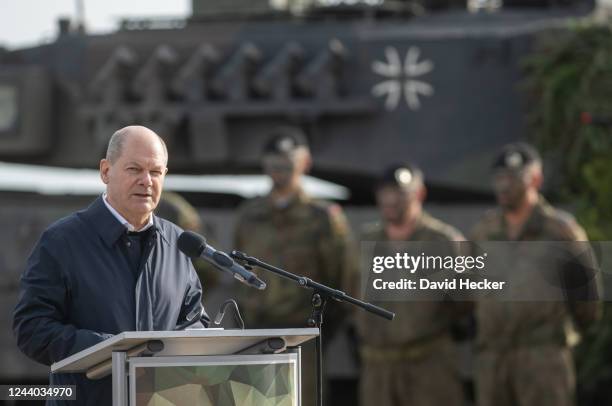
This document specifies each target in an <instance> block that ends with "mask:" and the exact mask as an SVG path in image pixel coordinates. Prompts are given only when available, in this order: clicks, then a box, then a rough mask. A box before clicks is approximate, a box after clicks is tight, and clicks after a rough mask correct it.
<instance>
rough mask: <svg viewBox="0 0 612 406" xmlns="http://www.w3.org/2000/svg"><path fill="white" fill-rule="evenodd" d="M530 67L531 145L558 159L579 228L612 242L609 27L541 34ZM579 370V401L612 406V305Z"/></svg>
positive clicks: (579, 25)
mask: <svg viewBox="0 0 612 406" xmlns="http://www.w3.org/2000/svg"><path fill="white" fill-rule="evenodd" d="M525 67H526V72H527V80H526V83H525V89H526V90H527V92H528V93H529V95H530V97H531V99H532V100H531V103H530V106H531V108H530V117H529V118H530V129H531V137H532V138H531V140H532V141H533V142H534V143H535V144H536V145H537V146H538V147H539V148H540V149H541V150H542V151H543V152H544V153H545V155H546V156H548V157H550V158H552V162H554V163H555V164H556V168H555V169H558V170H560V172H561V175H562V177H563V179H564V180H565V182H564V183H563V186H561V187H559V188H558V189H557V190H556V193H557V194H558V196H557V197H560V198H561V199H562V200H564V201H565V202H567V203H569V204H571V205H573V206H574V207H576V214H577V217H578V220H579V222H580V223H581V224H582V225H583V226H584V227H585V229H586V230H587V233H588V234H589V238H590V239H591V240H604V241H605V240H607V241H610V240H612V159H611V158H612V25H611V22H610V21H601V20H599V21H597V20H594V19H588V20H581V21H577V22H574V23H572V24H571V27H570V29H569V30H564V31H555V32H548V33H546V34H543V35H542V36H541V38H540V39H539V42H538V45H537V47H536V50H535V52H534V56H532V57H530V58H529V59H528V60H527V61H526V63H525ZM555 164H553V167H554V165H555ZM545 169H546V168H545ZM604 261H605V260H604ZM602 262H603V261H602ZM608 262H609V261H608ZM604 265H605V264H604ZM576 362H577V370H578V376H577V378H578V390H579V398H580V400H581V401H582V402H584V404H600V403H601V402H602V401H603V402H605V399H609V396H610V394H611V393H612V392H611V391H612V389H611V386H610V385H611V384H612V304H610V303H606V305H605V313H604V317H603V320H602V322H600V323H599V324H598V325H597V326H595V327H594V328H593V329H592V331H590V332H589V333H588V334H587V335H586V336H585V337H584V340H583V342H582V344H581V345H580V346H579V347H578V348H577V349H576Z"/></svg>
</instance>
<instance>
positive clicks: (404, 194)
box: [376, 186, 416, 224]
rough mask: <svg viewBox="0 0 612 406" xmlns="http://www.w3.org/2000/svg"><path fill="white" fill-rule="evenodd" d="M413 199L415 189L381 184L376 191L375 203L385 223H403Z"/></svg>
mask: <svg viewBox="0 0 612 406" xmlns="http://www.w3.org/2000/svg"><path fill="white" fill-rule="evenodd" d="M415 199H416V193H415V191H407V190H403V189H400V188H398V187H393V186H383V187H381V188H380V189H378V190H377V191H376V204H377V205H378V209H379V210H380V214H381V216H382V218H383V221H384V222H385V223H390V224H401V223H403V222H404V221H405V220H406V216H407V215H408V211H409V208H410V206H411V205H412V204H413V203H414V202H415Z"/></svg>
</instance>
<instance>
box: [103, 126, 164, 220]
mask: <svg viewBox="0 0 612 406" xmlns="http://www.w3.org/2000/svg"><path fill="white" fill-rule="evenodd" d="M166 164H167V157H166V153H165V150H164V148H163V146H162V144H161V143H160V141H159V139H157V136H155V135H152V136H151V134H147V135H143V136H141V134H134V135H131V136H128V137H127V138H126V140H125V141H124V145H123V148H122V152H121V155H120V156H119V158H118V159H116V161H115V162H113V163H111V162H109V161H108V160H106V159H103V160H102V162H101V163H100V175H101V177H102V180H103V181H104V183H106V185H107V189H106V190H107V194H108V200H109V202H110V203H111V205H112V206H113V207H114V208H115V209H116V210H117V211H118V212H119V213H121V215H123V216H124V217H125V218H126V219H127V220H128V221H130V223H131V222H132V221H136V222H138V221H142V220H144V219H148V217H149V216H150V214H151V213H152V212H153V210H154V209H155V207H157V203H158V202H159V198H160V195H161V192H162V187H163V183H164V177H165V175H166V172H167V171H168V169H167V168H166Z"/></svg>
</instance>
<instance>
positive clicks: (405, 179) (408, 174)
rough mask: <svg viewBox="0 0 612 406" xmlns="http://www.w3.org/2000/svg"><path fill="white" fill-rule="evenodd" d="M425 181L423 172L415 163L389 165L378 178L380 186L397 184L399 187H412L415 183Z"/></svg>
mask: <svg viewBox="0 0 612 406" xmlns="http://www.w3.org/2000/svg"><path fill="white" fill-rule="evenodd" d="M415 182H419V183H422V182H423V172H421V170H420V169H419V168H418V167H417V166H416V165H414V164H411V163H404V164H394V165H391V166H389V167H387V168H386V169H385V170H384V171H383V172H382V175H381V176H380V178H379V180H378V187H382V186H388V185H391V186H396V187H399V188H411V187H413V186H414V185H416V184H419V183H415Z"/></svg>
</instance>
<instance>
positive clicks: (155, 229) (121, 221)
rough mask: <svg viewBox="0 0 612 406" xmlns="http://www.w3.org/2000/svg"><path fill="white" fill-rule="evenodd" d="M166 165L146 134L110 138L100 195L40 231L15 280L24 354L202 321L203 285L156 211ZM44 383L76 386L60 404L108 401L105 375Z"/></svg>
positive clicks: (62, 353)
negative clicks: (18, 280)
mask: <svg viewBox="0 0 612 406" xmlns="http://www.w3.org/2000/svg"><path fill="white" fill-rule="evenodd" d="M167 162H168V151H167V149H166V146H165V143H164V142H163V140H162V139H161V138H160V137H159V136H158V135H157V134H156V133H155V132H153V131H151V130H150V129H148V128H145V127H141V126H129V127H125V128H122V129H120V130H118V131H117V132H115V133H114V134H113V136H112V137H111V139H110V142H109V145H108V150H107V153H106V158H105V159H102V160H101V161H100V177H101V178H102V181H103V182H104V183H105V184H106V192H105V193H104V194H103V195H102V196H101V197H98V198H97V199H96V200H95V201H94V202H93V203H92V204H91V205H90V206H89V207H88V208H86V209H85V210H82V211H79V212H77V213H74V214H72V215H70V216H68V217H65V218H63V219H61V220H59V221H57V222H56V223H54V224H53V225H51V226H50V227H49V228H48V229H47V230H45V232H44V233H43V234H42V236H41V238H40V240H39V241H38V243H37V245H36V246H35V248H34V250H33V252H32V253H31V255H30V257H29V259H28V262H27V267H26V270H25V272H24V273H23V275H22V277H21V289H20V295H19V301H18V303H17V306H16V308H15V312H14V320H13V329H14V332H15V335H16V338H17V343H18V345H19V348H20V349H21V350H22V351H23V352H24V353H25V354H26V355H27V356H28V357H30V358H32V359H34V360H36V361H38V362H40V363H43V364H45V365H51V364H52V363H54V362H57V361H60V360H62V359H64V358H66V357H68V356H69V355H72V354H74V353H76V352H78V351H81V350H83V349H86V348H88V347H90V346H92V345H94V344H97V343H99V342H101V341H103V340H105V339H107V338H109V337H111V336H112V335H114V334H118V333H121V332H123V331H148V330H175V329H178V328H183V327H185V326H187V325H189V324H191V325H194V326H199V327H202V326H207V325H208V321H209V319H208V316H207V315H206V313H205V311H204V309H203V307H202V304H201V301H202V286H201V284H200V281H199V280H198V277H197V275H196V272H195V270H194V268H193V266H192V264H191V261H190V259H189V258H188V257H187V256H185V255H183V254H182V253H180V252H179V250H178V249H177V246H176V245H177V244H176V243H177V240H178V237H179V235H180V233H181V231H182V230H181V229H180V228H179V227H177V226H176V225H174V224H172V223H170V222H168V221H166V220H163V219H160V218H158V217H156V216H154V215H153V210H154V209H155V207H156V206H157V203H158V202H159V197H160V194H161V192H162V187H163V182H164V177H165V175H166V172H167ZM50 383H51V384H52V385H77V390H76V397H77V399H76V401H66V404H70V405H110V404H111V403H112V385H111V378H110V377H107V378H104V379H102V380H99V381H93V380H89V379H87V378H86V377H85V376H84V374H52V375H51V377H50ZM47 404H54V405H56V404H61V402H58V401H56V402H55V403H53V402H50V401H48V403H47Z"/></svg>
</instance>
